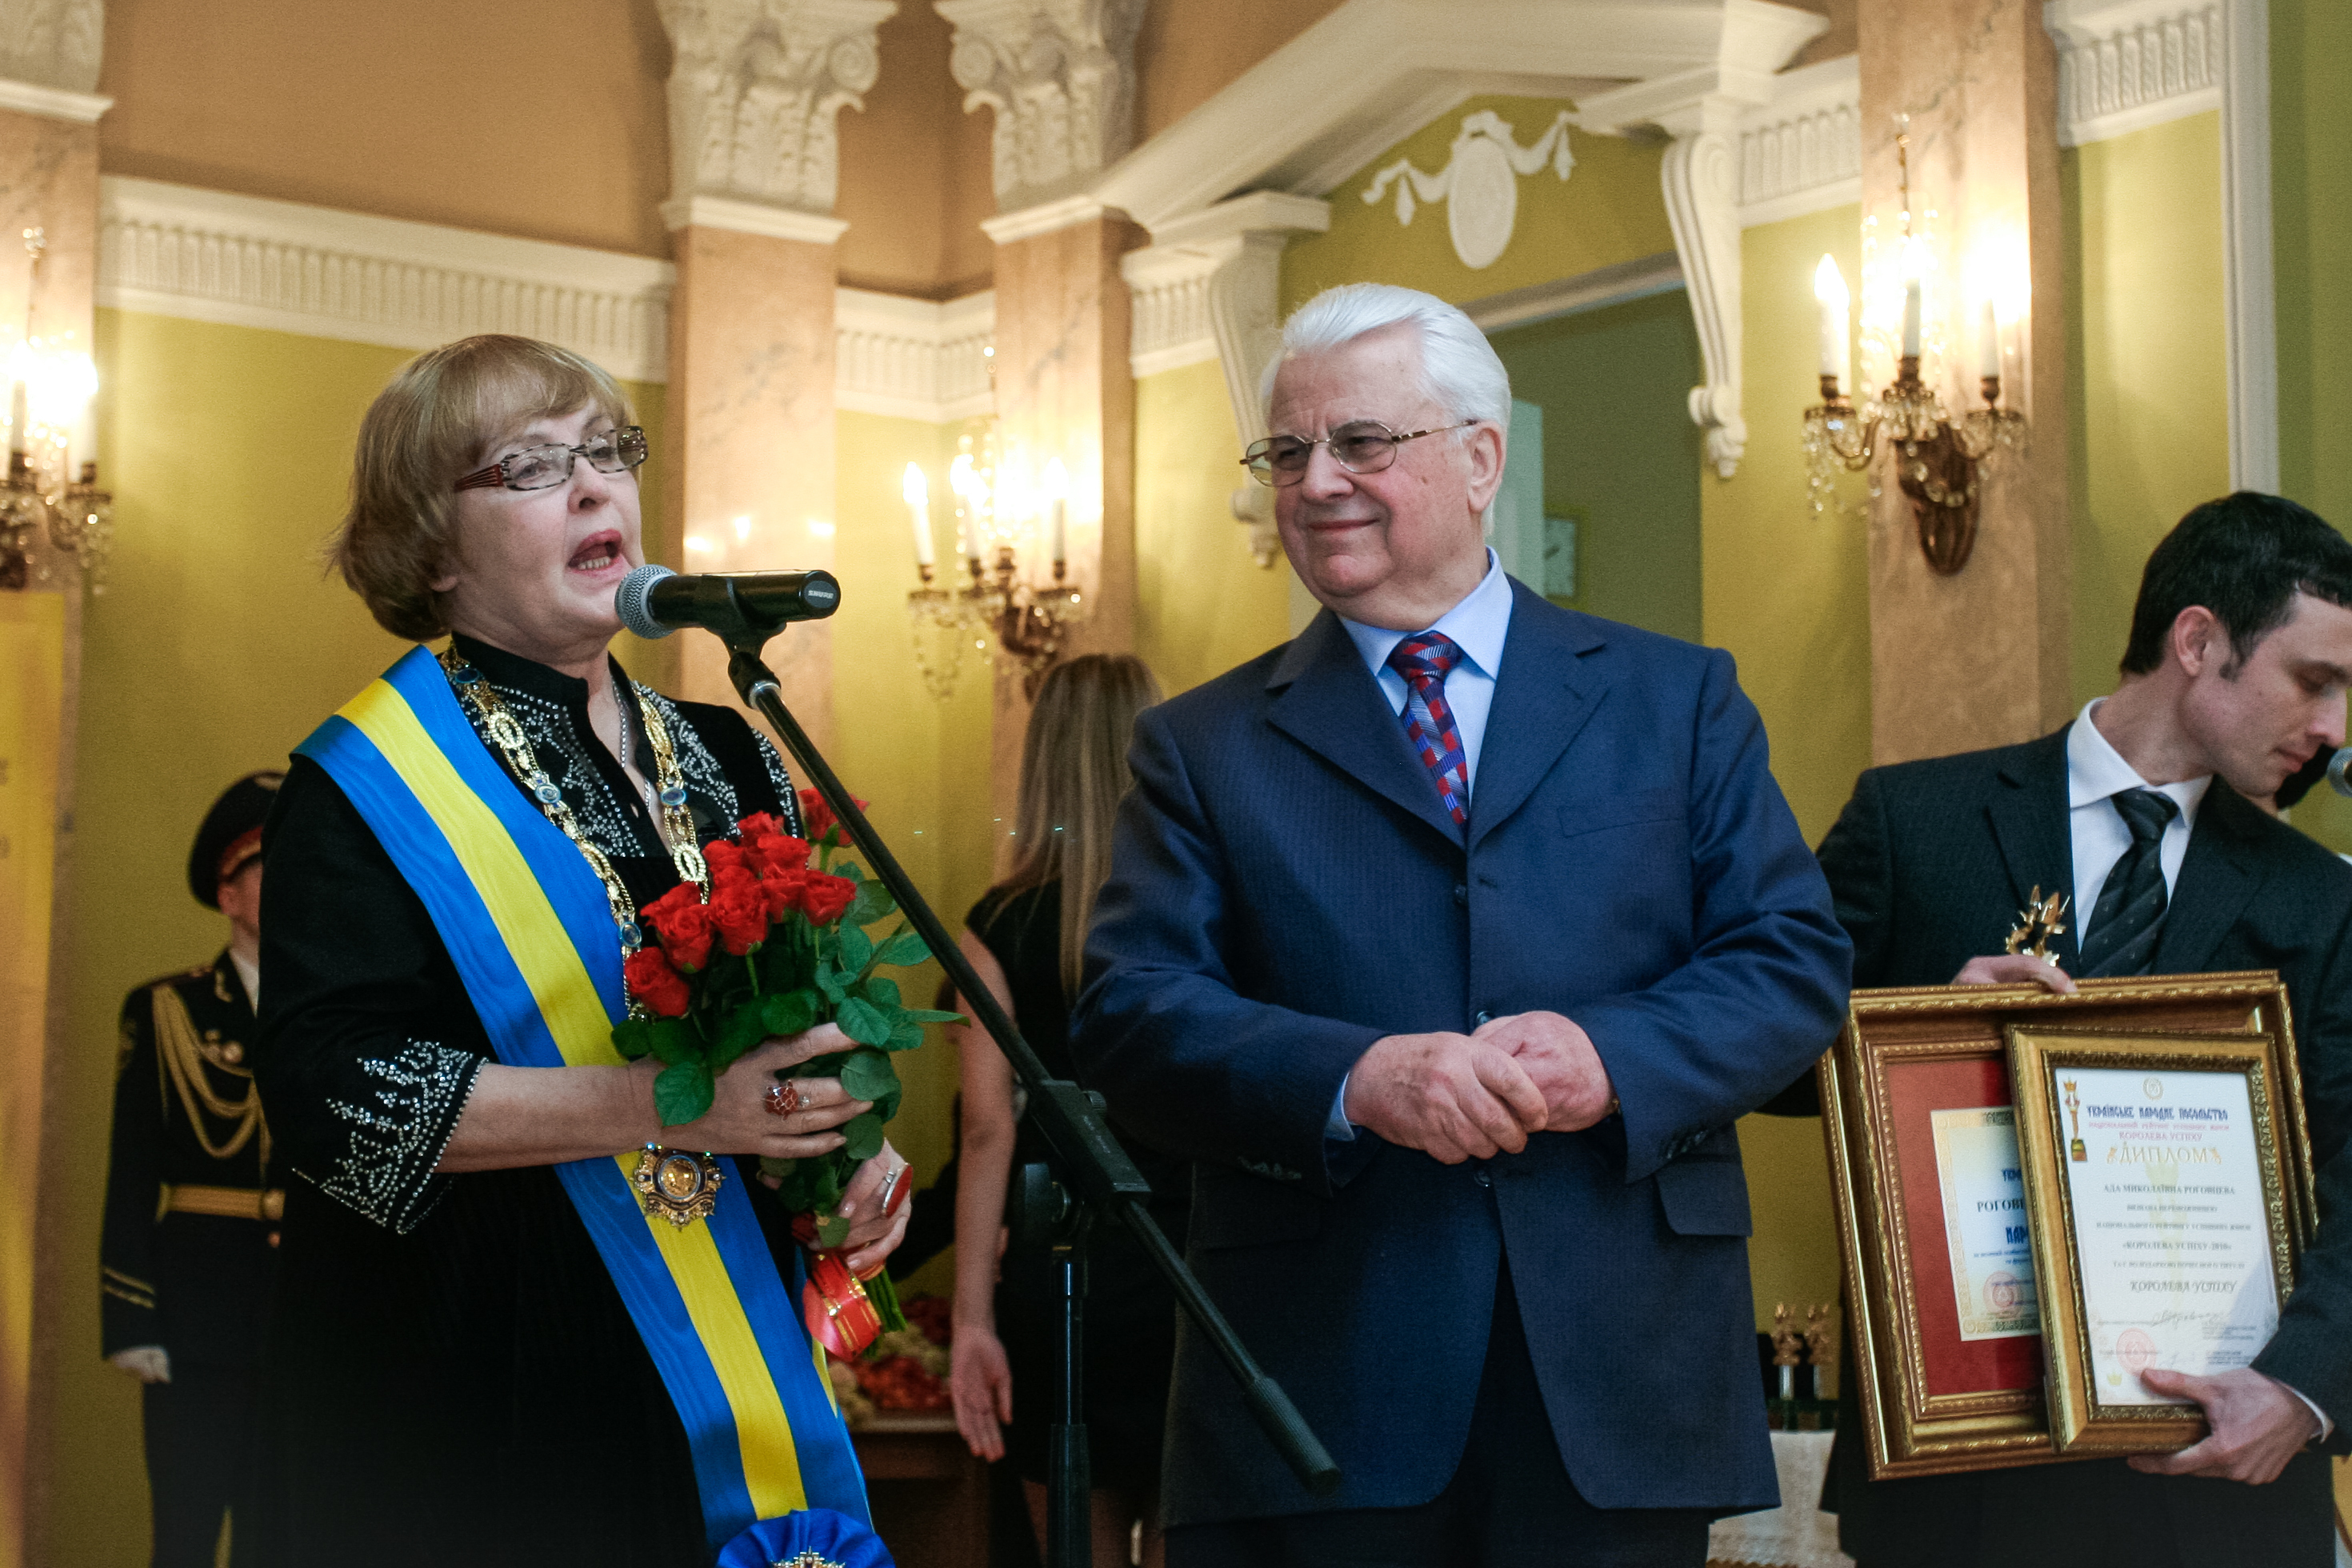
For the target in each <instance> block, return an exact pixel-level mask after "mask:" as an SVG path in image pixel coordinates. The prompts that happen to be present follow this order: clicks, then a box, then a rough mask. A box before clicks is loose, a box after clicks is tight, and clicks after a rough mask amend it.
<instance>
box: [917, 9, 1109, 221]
mask: <svg viewBox="0 0 2352 1568" xmlns="http://www.w3.org/2000/svg"><path fill="white" fill-rule="evenodd" d="M1147 3H1148V0H937V3H936V5H934V6H933V9H935V10H937V11H938V12H939V14H940V16H944V17H946V18H947V19H948V21H950V23H952V24H953V25H954V26H955V47H954V52H953V53H952V54H951V55H950V57H949V65H950V69H952V70H953V71H954V73H955V79H956V85H957V86H958V87H961V88H962V89H964V100H963V107H964V110H965V112H966V113H970V112H971V110H975V109H979V108H981V107H982V105H985V106H987V107H988V108H991V109H993V110H995V111H996V129H995V142H994V146H995V184H996V201H997V205H998V207H999V208H1000V210H1003V211H1005V212H1011V211H1013V210H1014V209H1016V208H1019V207H1026V206H1032V205H1036V204H1037V203H1039V202H1043V201H1047V200H1050V199H1052V198H1053V197H1055V196H1057V195H1066V194H1067V193H1068V192H1071V191H1073V190H1076V189H1077V188H1079V187H1081V186H1083V185H1084V184H1086V183H1087V181H1089V180H1091V179H1092V178H1093V177H1094V176H1095V175H1096V174H1099V173H1101V172H1102V171H1103V170H1104V169H1106V168H1108V167H1109V166H1110V165H1111V164H1112V163H1117V162H1118V160H1119V158H1121V157H1122V156H1124V155H1125V154H1126V153H1127V151H1128V149H1129V147H1131V146H1133V145H1134V143H1135V35H1136V32H1137V30H1138V29H1139V27H1141V26H1142V25H1143V8H1144V6H1145V5H1146V4H1147Z"/></svg>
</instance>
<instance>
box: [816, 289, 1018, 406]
mask: <svg viewBox="0 0 2352 1568" xmlns="http://www.w3.org/2000/svg"><path fill="white" fill-rule="evenodd" d="M833 330H834V361H833V363H834V379H833V405H834V406H835V408H845V409H849V410H852V411H854V412H856V413H859V414H882V415H887V416H890V417H892V418H896V419H919V420H921V421H922V422H923V423H925V424H927V425H947V424H951V423H953V422H954V421H956V420H959V419H971V418H976V417H978V416H982V415H984V414H988V413H991V412H993V410H994V409H995V406H996V395H995V393H994V391H993V390H992V388H991V387H990V385H989V381H988V360H989V349H990V347H991V346H992V343H993V342H994V339H995V335H996V294H995V292H994V291H993V290H988V291H985V292H982V293H978V294H967V295H965V296H964V297H963V298H962V299H961V300H947V301H945V302H940V301H937V300H909V299H907V298H905V297H903V296H901V295H897V294H877V293H873V292H870V291H868V290H866V289H836V290H835V292H834V305H833Z"/></svg>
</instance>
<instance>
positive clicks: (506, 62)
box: [98, 0, 669, 256]
mask: <svg viewBox="0 0 2352 1568" xmlns="http://www.w3.org/2000/svg"><path fill="white" fill-rule="evenodd" d="M668 74H669V42H668V39H667V37H665V35H664V34H663V32H662V26H661V22H660V19H659V18H658V17H657V16H656V15H655V12H654V0H568V3H567V4H566V5H562V7H560V8H550V7H548V6H545V5H530V4H528V3H527V0H403V3H402V4H400V5H376V4H362V0H113V4H112V5H109V6H108V7H107V16H106V60H105V68H104V70H103V71H102V72H101V73H100V77H99V84H98V89H99V91H100V92H102V93H107V94H110V95H111V96H112V98H113V99H114V108H113V109H112V110H109V111H108V113H107V115H106V117H105V118H104V119H103V120H101V121H99V160H100V167H101V168H102V169H103V170H104V171H105V172H106V173H107V174H138V175H142V176H144V177H145V178H148V179H154V180H173V181H177V182H179V183H180V184H190V185H203V186H205V187H207V188H209V189H212V190H220V191H235V192H239V193H241V194H243V195H255V196H273V197H276V198H278V200H280V201H289V202H310V203H313V204H315V205H320V206H330V207H343V208H348V209H350V210H352V211H354V212H366V213H375V214H378V215H380V216H384V217H396V218H409V219H413V220H414V221H415V222H418V223H441V224H452V225H455V226H457V227H460V228H476V229H487V230H489V231H492V232H494V233H499V234H509V235H517V236H520V237H523V238H526V239H543V240H550V241H553V242H556V243H559V244H564V245H586V246H593V247H597V248H598V249H601V250H622V251H632V252H635V253H636V254H638V255H641V256H667V255H668V254H669V244H668V241H667V237H665V236H664V235H663V233H662V227H661V219H660V218H659V216H657V215H656V213H655V210H654V209H655V207H656V205H659V204H660V202H661V201H662V200H663V198H664V197H666V196H667V195H668V194H669V132H668V124H667V109H666V108H665V98H664V91H663V82H664V80H665V79H667V76H668Z"/></svg>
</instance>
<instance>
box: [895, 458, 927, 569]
mask: <svg viewBox="0 0 2352 1568" xmlns="http://www.w3.org/2000/svg"><path fill="white" fill-rule="evenodd" d="M898 493H899V494H900V495H902V496H904V497H906V499H907V512H908V517H909V518H910V519H911V520H912V521H913V522H914V525H915V564H916V565H918V566H921V567H924V568H926V569H928V568H929V566H930V564H931V487H930V485H929V482H928V481H927V480H925V479H924V478H923V470H922V469H921V468H919V467H918V466H917V465H915V464H913V463H909V464H908V465H907V477H906V479H904V480H903V481H901V482H900V484H899V486H898Z"/></svg>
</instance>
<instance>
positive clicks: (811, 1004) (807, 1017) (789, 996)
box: [761, 986, 817, 1035]
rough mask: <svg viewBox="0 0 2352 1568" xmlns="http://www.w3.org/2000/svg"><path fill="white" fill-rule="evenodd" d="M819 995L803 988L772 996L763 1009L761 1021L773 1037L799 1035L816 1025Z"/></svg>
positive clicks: (762, 1006)
mask: <svg viewBox="0 0 2352 1568" xmlns="http://www.w3.org/2000/svg"><path fill="white" fill-rule="evenodd" d="M816 1007H817V994H816V993H815V992H814V991H811V990H809V989H807V988H806V987H805V986H803V988H802V989H800V990H797V991H787V992H785V993H784V994H782V995H771V996H770V997H768V999H767V1000H766V1002H764V1003H763V1004H762V1005H761V1023H762V1024H764V1025H765V1026H766V1027H767V1031H768V1033H770V1034H771V1035H797V1034H800V1033H802V1032H803V1031H804V1030H806V1029H809V1028H811V1027H814V1025H815V1023H816Z"/></svg>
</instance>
